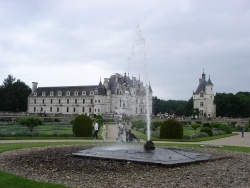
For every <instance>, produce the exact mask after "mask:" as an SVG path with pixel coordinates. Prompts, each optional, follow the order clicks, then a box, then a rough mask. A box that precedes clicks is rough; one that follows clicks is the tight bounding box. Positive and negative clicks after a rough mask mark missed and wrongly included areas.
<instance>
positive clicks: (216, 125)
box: [211, 122, 221, 129]
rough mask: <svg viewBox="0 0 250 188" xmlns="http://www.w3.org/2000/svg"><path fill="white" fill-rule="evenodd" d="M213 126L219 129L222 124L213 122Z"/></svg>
mask: <svg viewBox="0 0 250 188" xmlns="http://www.w3.org/2000/svg"><path fill="white" fill-rule="evenodd" d="M211 125H212V127H213V128H216V129H218V128H219V126H220V125H221V123H220V122H212V123H211Z"/></svg>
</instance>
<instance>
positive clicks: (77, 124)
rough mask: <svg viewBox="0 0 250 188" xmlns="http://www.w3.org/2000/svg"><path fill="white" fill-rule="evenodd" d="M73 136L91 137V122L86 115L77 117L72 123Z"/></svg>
mask: <svg viewBox="0 0 250 188" xmlns="http://www.w3.org/2000/svg"><path fill="white" fill-rule="evenodd" d="M72 124H73V127H72V129H73V134H74V135H75V136H77V137H92V129H93V128H92V124H93V120H92V119H91V118H90V117H89V116H87V115H78V116H76V117H75V119H74V120H73V121H72Z"/></svg>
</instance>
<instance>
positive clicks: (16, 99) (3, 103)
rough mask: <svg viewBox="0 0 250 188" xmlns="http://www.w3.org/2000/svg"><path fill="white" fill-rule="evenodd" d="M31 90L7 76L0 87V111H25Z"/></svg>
mask: <svg viewBox="0 0 250 188" xmlns="http://www.w3.org/2000/svg"><path fill="white" fill-rule="evenodd" d="M30 93H31V88H30V87H29V86H27V85H26V84H25V83H24V82H22V81H21V80H19V79H17V80H16V78H14V77H13V76H12V75H8V77H7V78H6V79H4V81H3V84H2V86H0V111H12V112H19V111H26V110H27V105H28V96H29V94H30Z"/></svg>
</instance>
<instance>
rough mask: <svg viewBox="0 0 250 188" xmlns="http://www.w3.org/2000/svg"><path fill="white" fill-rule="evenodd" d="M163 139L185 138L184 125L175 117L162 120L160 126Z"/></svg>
mask: <svg viewBox="0 0 250 188" xmlns="http://www.w3.org/2000/svg"><path fill="white" fill-rule="evenodd" d="M160 138H161V139H181V138H183V126H182V125H181V123H180V122H178V121H177V120H175V119H168V120H166V121H163V122H162V125H161V128H160Z"/></svg>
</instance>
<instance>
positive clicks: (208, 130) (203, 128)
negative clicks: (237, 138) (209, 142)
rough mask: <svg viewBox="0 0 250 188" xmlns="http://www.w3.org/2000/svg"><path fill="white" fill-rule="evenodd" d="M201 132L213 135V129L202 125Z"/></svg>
mask: <svg viewBox="0 0 250 188" xmlns="http://www.w3.org/2000/svg"><path fill="white" fill-rule="evenodd" d="M200 132H204V133H207V134H208V135H209V136H213V131H212V129H210V128H209V127H202V128H201V130H200Z"/></svg>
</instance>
